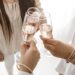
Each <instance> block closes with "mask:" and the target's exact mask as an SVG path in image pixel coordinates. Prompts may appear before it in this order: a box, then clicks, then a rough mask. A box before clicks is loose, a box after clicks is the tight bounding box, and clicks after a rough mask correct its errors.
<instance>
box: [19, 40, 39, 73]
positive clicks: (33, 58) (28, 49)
mask: <svg viewBox="0 0 75 75" xmlns="http://www.w3.org/2000/svg"><path fill="white" fill-rule="evenodd" d="M39 58H40V53H39V52H38V49H37V47H36V44H35V43H34V41H31V43H30V44H22V45H21V59H20V63H22V64H25V65H27V66H28V67H29V68H30V69H31V70H32V71H33V70H34V68H35V66H36V65H37V62H38V61H39ZM21 68H22V67H21ZM22 69H23V68H22ZM24 71H27V70H24ZM27 72H28V71H27Z"/></svg>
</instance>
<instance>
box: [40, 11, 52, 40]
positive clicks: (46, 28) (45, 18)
mask: <svg viewBox="0 0 75 75" xmlns="http://www.w3.org/2000/svg"><path fill="white" fill-rule="evenodd" d="M40 32H41V36H42V37H44V38H48V39H50V38H52V20H51V15H50V13H49V12H47V11H43V12H42V15H41V17H40Z"/></svg>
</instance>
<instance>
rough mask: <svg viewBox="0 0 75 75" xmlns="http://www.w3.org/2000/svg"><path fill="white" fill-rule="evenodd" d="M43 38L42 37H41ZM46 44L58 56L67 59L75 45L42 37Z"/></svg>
mask: <svg viewBox="0 0 75 75" xmlns="http://www.w3.org/2000/svg"><path fill="white" fill-rule="evenodd" d="M41 38H42V37H41ZM42 40H43V43H44V46H45V47H46V48H47V49H48V50H49V51H50V52H51V53H52V54H53V55H54V56H56V57H60V58H64V59H67V58H68V57H69V55H70V54H71V52H72V50H73V47H72V46H70V45H68V44H65V43H63V42H61V41H58V40H54V39H46V38H42Z"/></svg>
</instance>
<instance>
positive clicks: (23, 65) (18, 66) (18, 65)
mask: <svg viewBox="0 0 75 75" xmlns="http://www.w3.org/2000/svg"><path fill="white" fill-rule="evenodd" d="M20 66H22V67H24V68H26V69H27V70H28V71H30V73H33V71H32V70H31V69H30V68H29V67H28V66H27V65H25V64H21V63H18V64H17V68H18V70H21V69H20Z"/></svg>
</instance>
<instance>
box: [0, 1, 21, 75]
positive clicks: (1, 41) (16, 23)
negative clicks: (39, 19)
mask: <svg viewBox="0 0 75 75" xmlns="http://www.w3.org/2000/svg"><path fill="white" fill-rule="evenodd" d="M4 7H5V11H6V13H7V15H8V17H9V20H10V23H11V27H12V32H13V33H12V37H11V40H10V44H8V43H6V41H5V38H4V35H3V31H2V28H1V25H0V50H1V52H2V53H3V54H4V58H5V61H4V62H5V67H6V69H7V71H8V74H9V75H13V65H14V53H15V52H17V50H19V47H20V43H21V27H22V20H21V15H20V8H19V4H18V0H16V2H14V3H13V4H7V3H6V2H4Z"/></svg>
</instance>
